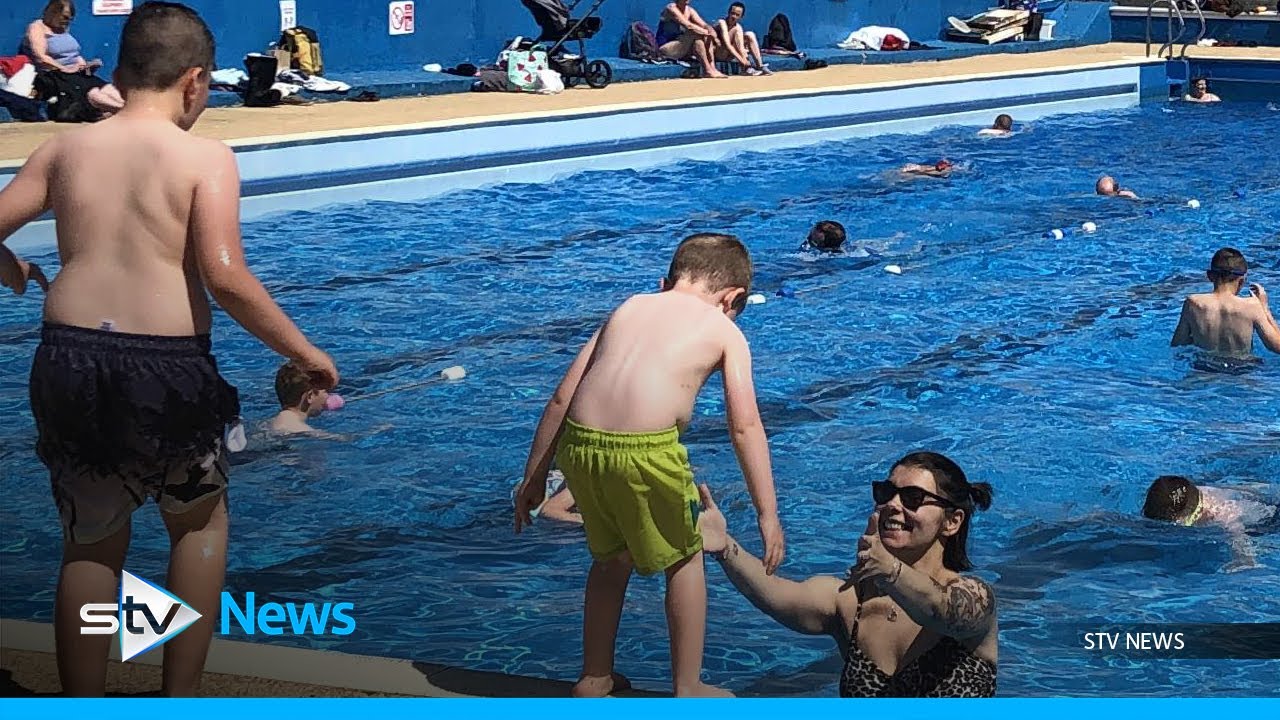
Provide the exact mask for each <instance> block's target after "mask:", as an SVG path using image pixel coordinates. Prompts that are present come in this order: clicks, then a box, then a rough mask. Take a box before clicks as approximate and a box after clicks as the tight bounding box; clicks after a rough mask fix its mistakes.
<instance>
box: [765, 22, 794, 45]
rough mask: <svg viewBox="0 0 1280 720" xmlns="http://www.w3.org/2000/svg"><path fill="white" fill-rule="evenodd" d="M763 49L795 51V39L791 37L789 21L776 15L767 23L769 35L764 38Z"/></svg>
mask: <svg viewBox="0 0 1280 720" xmlns="http://www.w3.org/2000/svg"><path fill="white" fill-rule="evenodd" d="M764 46H765V48H766V49H767V48H776V49H779V50H790V51H791V52H795V51H796V39H795V38H794V37H792V36H791V20H789V19H788V18H787V16H786V15H783V14H782V13H778V14H777V15H774V16H773V19H772V20H770V21H769V34H768V35H765V37H764Z"/></svg>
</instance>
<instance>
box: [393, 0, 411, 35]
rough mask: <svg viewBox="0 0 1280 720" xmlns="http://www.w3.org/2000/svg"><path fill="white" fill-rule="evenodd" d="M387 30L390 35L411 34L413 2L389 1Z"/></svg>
mask: <svg viewBox="0 0 1280 720" xmlns="http://www.w3.org/2000/svg"><path fill="white" fill-rule="evenodd" d="M387 29H388V31H389V32H390V33H391V34H392V35H412V34H413V3H411V2H393V3H391V14H390V17H389V18H388V26H387Z"/></svg>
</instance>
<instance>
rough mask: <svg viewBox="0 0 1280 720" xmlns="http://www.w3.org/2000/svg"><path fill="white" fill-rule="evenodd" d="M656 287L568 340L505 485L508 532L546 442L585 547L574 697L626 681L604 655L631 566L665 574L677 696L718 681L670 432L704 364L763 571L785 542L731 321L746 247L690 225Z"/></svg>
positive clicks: (706, 690) (687, 494) (694, 510)
mask: <svg viewBox="0 0 1280 720" xmlns="http://www.w3.org/2000/svg"><path fill="white" fill-rule="evenodd" d="M662 288H663V291H662V292H659V293H656V294H642V295H635V296H633V297H631V298H630V299H628V300H627V301H626V302H624V303H623V304H622V305H621V306H620V307H618V309H617V310H615V311H614V312H613V314H612V315H611V316H610V317H609V319H608V320H607V321H606V322H605V324H604V326H603V327H602V328H600V329H599V330H597V331H596V333H595V335H593V336H592V338H591V339H590V340H589V341H588V342H587V344H586V345H585V346H584V347H583V348H582V350H581V351H580V352H579V353H578V356H577V358H576V359H575V360H574V362H573V364H572V365H571V366H570V367H569V370H568V372H567V373H566V374H565V377H564V380H562V381H561V383H560V386H559V387H558V388H557V389H556V391H555V394H554V395H553V396H552V398H551V401H550V402H549V403H548V404H547V407H546V410H545V411H544V412H543V414H542V418H541V420H540V421H539V423H538V429H537V431H536V433H535V434H534V441H533V445H532V447H531V448H530V451H529V458H528V461H527V463H526V465H525V477H524V481H523V483H522V484H521V488H520V491H519V496H518V498H517V506H516V518H515V524H516V532H519V531H520V529H521V527H522V526H523V525H525V524H527V523H529V522H530V520H531V519H532V518H531V517H530V511H531V510H532V509H533V508H535V507H537V506H539V505H541V504H542V500H543V496H544V493H545V488H546V477H547V472H548V470H549V469H550V466H551V459H552V454H553V453H554V454H555V460H556V463H557V465H559V467H560V469H561V470H562V471H563V472H564V475H565V478H566V479H567V481H568V484H569V488H570V490H572V492H573V496H574V498H576V499H577V502H578V508H579V510H580V511H581V513H582V519H583V525H584V528H585V530H586V534H587V546H588V548H589V549H590V551H591V555H592V558H593V560H594V562H593V563H592V566H591V571H590V574H589V575H588V577H587V588H586V600H585V608H584V611H585V619H584V622H583V625H584V627H583V663H582V675H581V678H580V680H579V681H578V683H577V684H576V685H575V686H574V690H573V693H574V695H575V696H577V697H599V696H603V695H608V694H609V693H611V692H612V691H614V690H616V689H620V687H621V686H622V685H623V684H624V683H625V682H626V681H625V678H623V677H622V676H620V675H618V674H616V673H615V672H614V662H613V656H614V645H615V642H616V638H617V631H618V620H619V617H620V615H621V613H622V605H623V599H624V597H625V595H626V590H627V584H628V582H629V581H630V578H631V573H632V570H633V569H634V570H638V571H639V572H640V573H641V574H645V575H649V574H654V573H658V572H663V573H665V575H666V578H667V622H668V629H669V632H670V638H671V661H672V675H673V678H672V680H673V685H674V687H675V694H676V696H713V695H718V696H724V695H729V694H730V693H728V692H727V691H725V690H720V689H719V688H715V687H712V686H710V685H707V684H705V683H703V682H702V677H701V675H702V651H703V643H704V641H705V637H704V636H705V632H706V617H707V595H706V593H707V588H706V576H705V570H704V567H703V555H702V536H701V535H700V534H699V532H698V526H697V521H698V507H699V494H698V489H697V487H696V486H695V485H694V483H693V472H692V470H691V469H690V466H689V456H688V452H687V451H686V450H685V448H684V446H683V445H681V444H680V438H679V436H680V432H681V431H682V430H683V429H684V428H685V427H686V426H687V425H688V423H689V421H690V420H691V418H692V414H693V406H694V402H695V401H696V399H697V395H698V392H699V391H700V390H701V389H702V386H703V384H704V383H705V382H706V381H707V379H708V377H710V375H711V374H712V373H713V372H715V371H717V370H719V371H720V372H721V373H722V374H723V377H724V388H725V402H726V406H727V407H728V415H729V428H730V436H731V438H732V440H733V445H734V449H735V450H736V451H737V455H738V459H739V464H740V465H741V467H742V472H743V475H744V476H745V478H746V481H747V487H748V489H749V490H750V492H751V496H752V499H753V501H754V503H755V506H756V513H757V515H758V524H759V528H760V534H761V536H762V538H763V541H764V543H763V544H764V548H765V567H766V569H767V571H768V572H769V573H770V574H772V573H773V572H774V571H775V570H776V569H777V567H778V565H779V564H781V562H782V558H783V554H784V539H783V534H782V525H781V523H780V522H779V520H778V510H777V498H776V496H775V494H774V484H773V472H772V470H771V468H770V463H769V444H768V440H767V438H766V436H765V432H764V426H763V424H762V423H761V421H760V411H759V408H758V407H757V405H756V395H755V388H754V384H753V381H752V376H751V351H750V349H749V348H748V347H747V342H746V338H744V337H743V335H742V331H741V330H739V329H738V327H737V325H736V324H735V323H734V320H736V319H737V317H738V314H739V313H741V312H742V310H743V308H744V307H746V304H747V294H748V293H749V292H750V289H751V258H750V255H749V254H748V252H747V248H746V247H745V246H744V245H743V244H742V242H741V241H740V240H738V239H737V238H736V237H733V236H730V235H718V234H709V233H708V234H698V235H692V236H690V237H688V238H686V239H685V240H684V241H683V242H681V243H680V246H679V247H678V248H677V249H676V252H675V257H674V258H672V261H671V267H670V270H669V271H668V273H667V277H666V279H665V280H664V281H663V283H662ZM557 448H558V450H557Z"/></svg>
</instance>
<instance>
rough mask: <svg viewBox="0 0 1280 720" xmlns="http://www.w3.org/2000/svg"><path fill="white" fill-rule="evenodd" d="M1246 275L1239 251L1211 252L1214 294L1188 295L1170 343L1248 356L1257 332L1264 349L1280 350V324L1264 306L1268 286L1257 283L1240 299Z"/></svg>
mask: <svg viewBox="0 0 1280 720" xmlns="http://www.w3.org/2000/svg"><path fill="white" fill-rule="evenodd" d="M1248 274H1249V263H1247V262H1246V261H1245V259H1244V255H1243V254H1241V253H1240V251H1239V250H1236V249H1235V248H1222V249H1221V250H1219V251H1218V252H1216V253H1214V254H1213V260H1212V261H1211V262H1210V263H1209V271H1208V273H1207V275H1208V277H1209V281H1210V282H1212V283H1213V292H1207V293H1200V294H1197V295H1192V296H1191V297H1188V298H1187V300H1186V302H1184V303H1183V305H1182V318H1181V319H1180V320H1179V321H1178V328H1177V329H1176V330H1175V331H1174V333H1173V341H1172V343H1171V344H1172V345H1174V346H1179V345H1195V346H1196V347H1199V348H1200V349H1202V350H1207V351H1209V352H1212V353H1216V354H1218V355H1234V356H1247V355H1251V354H1252V353H1253V335H1254V333H1257V335H1258V339H1260V340H1261V341H1262V344H1263V346H1264V347H1266V348H1267V349H1268V350H1270V351H1271V352H1273V353H1280V326H1277V325H1276V319H1275V316H1274V315H1272V314H1271V308H1270V307H1269V306H1268V305H1267V291H1266V289H1264V288H1263V287H1262V286H1261V285H1258V284H1256V283H1255V284H1253V285H1250V286H1249V291H1250V296H1249V297H1240V291H1241V290H1243V289H1244V283H1245V278H1246V277H1247V276H1248Z"/></svg>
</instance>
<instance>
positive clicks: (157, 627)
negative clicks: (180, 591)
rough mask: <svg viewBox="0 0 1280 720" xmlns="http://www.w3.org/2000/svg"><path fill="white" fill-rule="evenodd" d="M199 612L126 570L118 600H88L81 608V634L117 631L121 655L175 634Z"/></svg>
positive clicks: (129, 656) (139, 651)
mask: <svg viewBox="0 0 1280 720" xmlns="http://www.w3.org/2000/svg"><path fill="white" fill-rule="evenodd" d="M199 619H200V613H198V612H196V611H195V610H192V609H191V606H190V605H188V604H186V603H185V602H183V601H182V600H180V599H179V598H178V597H176V596H174V595H172V594H170V593H169V592H168V591H167V590H165V589H164V588H162V587H158V586H156V585H152V584H151V583H149V582H147V581H146V580H143V579H142V578H140V577H138V576H137V575H134V574H133V573H131V572H129V571H128V570H125V571H124V577H123V578H122V579H121V582H120V602H119V603H89V604H87V605H84V606H83V607H81V608H80V621H81V622H82V623H84V625H83V627H81V628H80V634H81V635H113V634H115V633H116V632H117V631H118V632H119V633H120V659H121V660H123V661H126V662H127V661H128V660H131V659H132V658H135V657H137V656H138V655H141V654H142V653H144V652H146V651H148V650H150V649H151V648H153V647H157V646H159V645H163V644H164V643H166V642H168V641H169V640H172V639H173V638H175V637H177V635H178V633H180V632H182V631H183V630H186V629H187V627H189V626H190V625H191V623H193V622H195V621H197V620H199Z"/></svg>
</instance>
